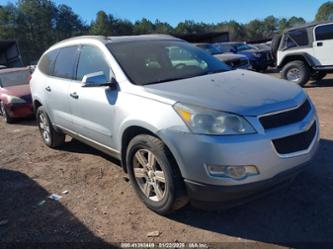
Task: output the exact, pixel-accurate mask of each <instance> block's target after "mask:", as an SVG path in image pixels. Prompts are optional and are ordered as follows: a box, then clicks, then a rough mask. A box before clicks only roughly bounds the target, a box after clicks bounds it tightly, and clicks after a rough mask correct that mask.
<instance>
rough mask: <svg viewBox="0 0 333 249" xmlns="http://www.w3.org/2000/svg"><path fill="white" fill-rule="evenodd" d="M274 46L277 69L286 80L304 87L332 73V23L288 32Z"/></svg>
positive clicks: (305, 26) (278, 38) (277, 38)
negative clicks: (310, 81)
mask: <svg viewBox="0 0 333 249" xmlns="http://www.w3.org/2000/svg"><path fill="white" fill-rule="evenodd" d="M273 44H274V45H273V52H274V53H276V54H277V56H276V57H277V67H278V68H279V69H281V76H282V78H284V79H286V80H290V81H293V82H295V83H297V84H299V85H301V86H303V85H305V84H306V83H307V82H308V81H309V80H310V79H313V80H321V79H322V78H324V77H325V76H326V74H327V73H328V72H333V53H332V51H333V22H325V23H310V24H306V25H304V26H301V27H296V28H291V29H288V30H286V31H285V32H284V33H283V35H282V37H281V36H276V37H275V39H274V41H273Z"/></svg>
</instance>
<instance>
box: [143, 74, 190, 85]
mask: <svg viewBox="0 0 333 249" xmlns="http://www.w3.org/2000/svg"><path fill="white" fill-rule="evenodd" d="M194 77H195V76H194ZM187 78H188V77H178V78H167V79H162V80H157V81H153V82H149V83H146V84H145V85H151V84H159V83H164V82H169V81H175V80H183V79H187ZM189 78H192V77H189Z"/></svg>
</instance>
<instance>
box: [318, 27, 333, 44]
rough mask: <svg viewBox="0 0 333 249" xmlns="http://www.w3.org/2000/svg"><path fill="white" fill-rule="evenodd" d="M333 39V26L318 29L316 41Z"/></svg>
mask: <svg viewBox="0 0 333 249" xmlns="http://www.w3.org/2000/svg"><path fill="white" fill-rule="evenodd" d="M331 39H333V25H325V26H319V27H317V28H316V40H317V41H321V40H331Z"/></svg>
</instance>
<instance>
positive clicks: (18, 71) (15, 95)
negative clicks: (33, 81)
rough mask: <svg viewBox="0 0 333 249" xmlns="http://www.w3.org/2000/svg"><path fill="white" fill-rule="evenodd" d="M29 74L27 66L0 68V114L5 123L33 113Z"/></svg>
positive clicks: (29, 70)
mask: <svg viewBox="0 0 333 249" xmlns="http://www.w3.org/2000/svg"><path fill="white" fill-rule="evenodd" d="M30 76H31V69H29V68H8V69H1V70H0V114H1V115H2V117H3V118H4V120H5V121H6V122H7V123H12V122H13V121H14V120H15V119H17V118H25V117H29V116H32V115H33V108H32V98H31V93H30V86H29V79H30Z"/></svg>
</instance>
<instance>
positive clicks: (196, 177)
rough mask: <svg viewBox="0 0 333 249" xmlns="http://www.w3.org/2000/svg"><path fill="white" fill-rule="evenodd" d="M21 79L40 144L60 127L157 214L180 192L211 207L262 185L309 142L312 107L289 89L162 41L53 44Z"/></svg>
mask: <svg viewBox="0 0 333 249" xmlns="http://www.w3.org/2000/svg"><path fill="white" fill-rule="evenodd" d="M30 84H31V89H32V97H33V103H34V108H35V110H36V115H37V120H38V124H39V129H40V131H41V135H42V138H43V141H44V143H45V144H46V145H47V146H49V147H52V148H53V147H57V146H60V145H62V144H63V143H64V141H65V134H68V135H70V136H72V137H74V138H76V139H78V140H81V141H83V142H85V143H87V144H89V145H91V146H93V147H95V148H97V149H100V150H101V151H103V152H105V153H108V154H110V155H113V156H115V157H116V158H118V159H120V161H121V164H122V166H123V168H124V171H125V172H127V173H128V175H129V179H130V182H131V184H132V186H133V188H134V190H135V192H136V193H137V195H138V197H139V198H140V199H141V200H142V201H143V202H144V203H145V205H146V206H147V207H149V208H150V209H152V210H154V211H156V212H158V213H160V214H166V213H169V212H171V211H172V210H175V209H178V208H180V207H182V206H184V205H186V203H187V202H188V200H189V199H190V200H191V201H192V203H193V204H195V205H199V206H200V205H201V204H202V203H205V204H206V203H213V206H214V207H215V208H216V207H218V206H219V205H225V204H226V203H234V202H238V201H241V202H244V201H245V200H247V199H248V198H250V197H251V198H252V197H253V196H255V195H256V194H259V193H260V194H262V193H265V192H267V191H270V190H271V189H272V188H273V187H275V186H280V185H281V184H282V183H287V182H290V180H291V179H293V178H294V177H295V175H296V174H297V173H298V172H299V171H301V170H302V169H303V168H304V166H305V165H306V164H308V163H309V162H310V160H311V158H312V157H313V156H314V154H315V152H316V149H317V147H318V140H319V123H318V117H317V115H316V109H315V107H314V106H313V104H312V102H311V100H310V98H309V97H308V95H307V94H306V92H305V91H303V90H302V89H301V88H300V87H299V86H297V85H296V84H292V83H289V82H287V81H283V80H280V79H275V78H272V77H270V76H267V75H263V74H257V73H255V72H252V71H248V70H229V69H228V67H227V66H226V65H225V64H224V63H221V62H220V61H219V60H217V59H216V58H214V57H213V56H211V55H209V54H208V53H206V52H205V51H203V50H202V49H199V48H196V47H194V46H192V45H191V44H189V43H187V42H184V41H182V40H179V39H177V38H173V37H171V36H165V35H143V36H127V37H103V36H100V37H91V36H90V37H78V38H72V39H69V40H65V41H62V42H60V43H58V44H56V45H54V46H52V47H51V48H50V49H49V50H48V51H46V52H45V53H44V55H43V56H42V57H41V59H40V61H39V63H38V66H37V68H36V70H35V72H34V73H33V75H32V79H31V81H30Z"/></svg>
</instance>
